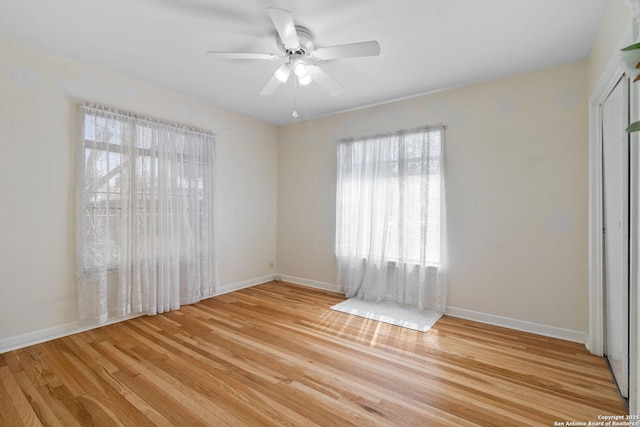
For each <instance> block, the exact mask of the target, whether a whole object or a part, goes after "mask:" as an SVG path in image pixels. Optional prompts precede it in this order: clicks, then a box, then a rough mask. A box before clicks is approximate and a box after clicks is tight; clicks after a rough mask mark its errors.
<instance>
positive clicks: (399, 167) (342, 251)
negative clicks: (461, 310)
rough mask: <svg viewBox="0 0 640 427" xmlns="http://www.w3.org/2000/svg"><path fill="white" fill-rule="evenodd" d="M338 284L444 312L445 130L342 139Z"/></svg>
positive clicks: (350, 292) (349, 291)
mask: <svg viewBox="0 0 640 427" xmlns="http://www.w3.org/2000/svg"><path fill="white" fill-rule="evenodd" d="M336 196H337V198H336V255H337V261H338V286H339V287H340V289H341V290H342V291H344V292H345V293H346V296H347V297H356V298H360V299H366V300H374V301H378V302H380V301H385V300H389V301H394V302H399V303H403V304H409V305H414V306H418V307H420V308H427V309H433V310H437V311H440V312H444V309H445V303H446V274H445V253H446V250H445V236H446V234H445V212H444V207H445V203H444V201H445V198H444V176H443V129H442V128H441V127H435V128H429V127H425V128H420V129H412V130H403V131H399V132H396V133H393V134H386V135H378V136H375V137H367V138H359V139H348V140H343V141H339V142H338V177H337V194H336Z"/></svg>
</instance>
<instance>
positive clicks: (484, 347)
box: [0, 282, 627, 427]
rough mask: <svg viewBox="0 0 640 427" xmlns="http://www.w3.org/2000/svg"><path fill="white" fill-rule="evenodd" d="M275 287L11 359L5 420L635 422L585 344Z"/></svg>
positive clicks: (6, 365)
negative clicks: (374, 309)
mask: <svg viewBox="0 0 640 427" xmlns="http://www.w3.org/2000/svg"><path fill="white" fill-rule="evenodd" d="M342 299H343V297H342V296H341V295H340V294H337V293H333V292H326V291H321V290H315V289H310V288H305V287H301V286H296V285H291V284H287V283H275V282H272V283H266V284H263V285H259V286H255V287H252V288H249V289H244V290H241V291H237V292H233V293H230V294H226V295H221V296H217V297H214V298H211V299H208V300H205V301H202V302H200V303H198V304H194V305H190V306H184V307H182V308H181V310H179V311H174V312H170V313H166V314H163V315H158V316H153V317H146V316H145V317H139V318H135V319H133V320H128V321H125V322H121V323H117V324H114V325H110V326H105V327H102V328H98V329H94V330H91V331H87V332H82V333H79V334H76V335H72V336H69V337H65V338H61V339H57V340H54V341H50V342H47V343H44V344H38V345H34V346H31V347H27V348H24V349H21V350H17V351H12V352H8V353H4V354H2V355H0V425H2V426H18V425H47V426H65V427H68V426H78V425H101V426H113V425H127V426H148V425H177V426H198V425H211V426H226V425H232V426H235V425H248V426H263V425H265V426H268V425H276V426H287V425H288V426H314V425H321V426H347V425H355V426H367V425H379V426H405V425H406V426H471V425H480V426H510V425H515V426H536V425H541V426H553V425H554V422H567V421H598V415H621V414H626V413H627V412H626V408H625V405H624V402H623V400H622V399H621V397H620V395H619V394H618V392H617V390H616V387H615V384H614V382H613V380H612V377H611V374H610V373H609V371H608V369H607V366H606V364H605V361H604V360H603V359H602V358H599V357H595V356H593V355H591V354H590V353H589V352H588V351H587V350H586V349H585V347H584V346H583V345H581V344H576V343H570V342H565V341H560V340H555V339H551V338H545V337H540V336H536V335H531V334H527V333H522V332H516V331H512V330H508V329H502V328H498V327H493V326H488V325H483V324H480V323H475V322H471V321H466V320H461V319H456V318H452V317H447V316H445V317H443V318H442V319H441V320H440V321H438V323H437V324H436V325H435V326H434V327H433V329H431V330H430V331H429V332H426V333H422V332H416V331H412V330H408V329H403V328H400V327H396V326H391V325H387V324H383V323H378V322H375V321H372V320H367V319H362V318H359V317H355V316H350V315H347V314H343V313H339V312H335V311H333V310H330V309H329V307H330V306H332V305H334V304H336V303H338V302H340V301H341V300H342Z"/></svg>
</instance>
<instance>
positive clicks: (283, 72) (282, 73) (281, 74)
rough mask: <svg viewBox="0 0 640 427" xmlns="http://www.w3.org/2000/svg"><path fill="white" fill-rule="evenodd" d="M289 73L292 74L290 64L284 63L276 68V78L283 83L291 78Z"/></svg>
mask: <svg viewBox="0 0 640 427" xmlns="http://www.w3.org/2000/svg"><path fill="white" fill-rule="evenodd" d="M289 74H291V68H290V67H289V64H283V65H281V66H280V68H278V69H277V70H276V78H277V79H278V80H280V81H281V82H282V83H286V82H287V80H289Z"/></svg>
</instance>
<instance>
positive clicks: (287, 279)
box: [279, 274, 340, 292]
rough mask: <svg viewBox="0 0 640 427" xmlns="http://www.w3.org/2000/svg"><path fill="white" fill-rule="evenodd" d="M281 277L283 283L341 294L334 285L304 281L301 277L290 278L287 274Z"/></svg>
mask: <svg viewBox="0 0 640 427" xmlns="http://www.w3.org/2000/svg"><path fill="white" fill-rule="evenodd" d="M279 277H280V280H282V281H283V282H289V283H293V284H296V285H302V286H307V287H309V288H316V289H322V290H323V291H332V292H340V291H339V290H338V286H337V285H335V284H333V283H325V282H318V281H317V280H310V279H303V278H301V277H295V276H289V275H286V274H280V275H279Z"/></svg>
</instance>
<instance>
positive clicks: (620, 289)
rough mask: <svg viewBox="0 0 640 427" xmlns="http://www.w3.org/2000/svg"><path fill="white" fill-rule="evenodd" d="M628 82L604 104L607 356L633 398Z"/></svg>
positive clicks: (622, 389)
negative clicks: (630, 306) (630, 348)
mask: <svg viewBox="0 0 640 427" xmlns="http://www.w3.org/2000/svg"><path fill="white" fill-rule="evenodd" d="M628 123H629V85H628V83H627V80H626V79H621V80H620V81H619V82H618V84H617V85H616V87H615V88H614V89H613V90H612V91H611V94H609V97H608V98H607V99H606V100H605V102H604V103H603V104H602V156H603V162H602V167H603V193H604V194H603V206H604V230H603V231H604V248H603V250H604V300H605V307H604V312H605V321H604V326H605V354H606V357H607V359H608V360H609V364H610V365H611V370H612V371H613V375H614V377H615V379H616V382H617V383H618V387H619V388H620V393H621V394H622V395H623V396H624V397H628V396H629V136H628V134H627V132H626V131H625V128H626V127H627V125H628Z"/></svg>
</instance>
